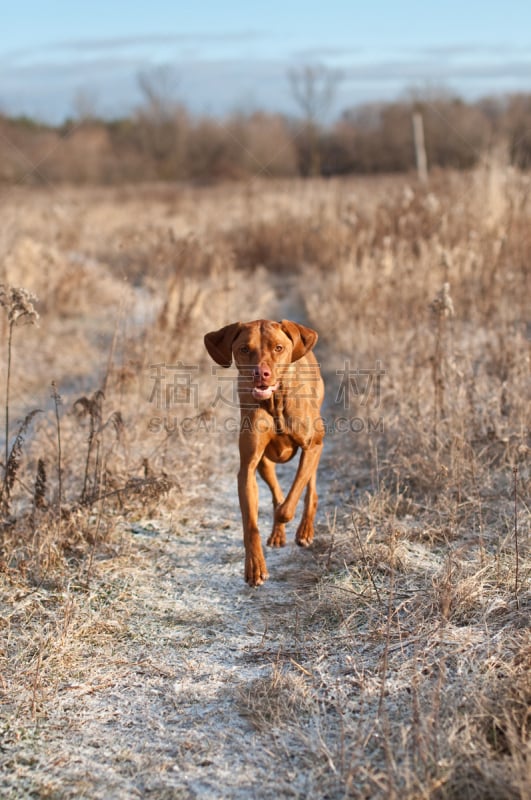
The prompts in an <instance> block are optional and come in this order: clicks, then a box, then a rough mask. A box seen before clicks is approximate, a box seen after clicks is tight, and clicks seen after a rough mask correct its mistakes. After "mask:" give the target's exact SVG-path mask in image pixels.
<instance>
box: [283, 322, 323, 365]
mask: <svg viewBox="0 0 531 800" xmlns="http://www.w3.org/2000/svg"><path fill="white" fill-rule="evenodd" d="M280 324H281V325H282V330H283V331H284V333H285V334H286V336H288V337H289V338H290V339H291V341H292V342H293V352H292V354H291V360H292V361H298V360H299V358H302V357H303V356H304V355H306V353H307V352H308V350H311V349H312V347H313V346H314V345H315V343H316V341H317V331H314V330H312V329H311V328H306V327H305V326H304V325H299V323H298V322H290V320H289V319H283V320H282V321H281V323H280Z"/></svg>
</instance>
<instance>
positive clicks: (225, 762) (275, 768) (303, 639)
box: [12, 451, 326, 800]
mask: <svg viewBox="0 0 531 800" xmlns="http://www.w3.org/2000/svg"><path fill="white" fill-rule="evenodd" d="M222 466H223V473H224V477H223V478H222V480H221V492H219V487H220V476H219V475H217V476H215V478H213V480H212V482H211V483H209V485H203V486H198V487H195V496H193V494H194V490H192V492H191V495H192V496H190V497H189V498H188V502H187V503H186V505H185V507H184V508H183V509H182V510H181V518H184V519H186V515H187V514H190V515H191V519H190V521H189V522H188V523H186V522H185V523H184V525H183V523H182V522H181V523H179V524H177V525H176V524H172V523H171V522H170V521H169V520H166V521H161V520H143V521H141V522H139V523H136V524H135V525H134V526H133V527H132V529H131V526H128V527H129V530H128V531H125V532H124V536H129V537H132V539H133V541H132V542H131V552H130V556H129V557H127V556H124V557H122V558H115V559H110V560H109V561H108V562H105V561H102V562H99V563H98V564H96V565H95V571H96V572H97V573H99V574H100V576H101V574H102V573H103V574H105V570H107V572H106V574H107V582H108V586H109V592H112V594H113V595H114V597H113V598H112V601H111V603H110V606H109V618H108V620H107V629H106V628H105V626H104V625H101V623H99V629H100V635H99V636H98V637H97V640H96V641H95V640H94V639H92V640H91V641H89V642H88V645H87V652H86V662H85V668H84V669H83V671H82V673H81V674H79V678H78V680H69V681H68V682H66V683H63V684H62V685H59V686H58V691H57V696H56V697H55V699H54V701H53V704H52V708H48V709H47V710H46V711H47V713H46V717H47V719H46V722H45V723H44V724H43V727H42V729H41V730H40V731H39V733H38V738H37V739H36V741H35V742H34V743H33V747H32V752H33V758H32V763H31V764H27V763H26V764H25V763H24V760H23V759H22V761H19V762H18V763H17V764H16V765H14V766H15V769H16V771H17V773H18V774H16V776H15V775H14V776H13V777H16V779H17V785H18V791H19V792H21V790H22V787H25V788H26V789H27V791H28V794H27V795H23V793H22V792H21V793H20V794H19V795H18V796H19V797H22V796H35V794H31V792H32V791H33V792H36V791H37V792H38V794H37V795H36V796H39V797H41V796H42V797H44V796H50V797H57V798H59V797H61V798H67V797H68V798H74V797H75V798H78V797H87V798H88V797H90V798H92V799H94V800H95V799H96V798H101V799H102V800H104V799H105V800H109V798H135V797H156V798H169V797H172V798H173V797H201V798H220V797H224V798H248V797H258V796H260V797H278V796H279V795H280V796H284V797H303V796H304V797H307V796H311V793H310V795H309V789H310V787H309V786H308V785H307V781H306V779H305V777H304V774H303V773H301V772H300V771H298V770H297V769H296V767H295V765H294V763H293V760H292V759H290V758H289V757H287V758H286V759H284V760H283V761H281V762H279V761H278V760H277V759H278V754H275V753H274V752H272V750H273V751H274V750H275V749H276V745H275V743H274V742H273V741H271V739H270V734H269V733H268V731H267V729H265V728H264V726H263V725H261V724H260V720H259V719H258V720H256V722H257V724H253V720H252V719H251V718H250V717H249V713H250V711H249V708H250V704H251V708H252V702H253V699H252V696H253V691H257V690H259V687H260V681H262V680H263V681H264V686H265V685H269V682H270V678H271V675H272V671H274V669H275V664H276V665H278V664H279V663H280V662H284V661H285V660H286V659H288V660H290V661H291V662H292V664H293V665H295V670H296V669H297V665H298V668H299V669H300V670H301V671H304V669H305V668H304V666H303V664H300V663H299V661H301V660H303V659H302V657H301V655H300V654H301V650H302V649H304V651H305V652H306V654H308V652H311V649H312V641H311V639H312V634H311V633H308V632H305V633H304V632H302V631H301V630H300V629H299V625H298V612H297V606H298V604H299V602H300V598H301V596H303V595H304V592H305V590H306V587H307V585H308V581H309V580H310V578H311V575H312V573H313V574H314V575H316V573H317V569H318V568H317V564H316V560H315V558H314V557H313V555H312V552H311V551H304V550H300V549H299V548H297V547H296V545H294V544H293V543H292V542H290V543H289V544H288V546H287V547H286V548H284V549H282V550H276V551H268V553H267V556H268V564H269V568H270V573H271V578H270V580H269V581H268V582H267V584H266V585H265V586H264V587H261V588H260V589H259V590H251V589H248V588H247V587H245V585H244V583H243V580H242V565H243V550H242V545H241V533H240V519H239V512H238V508H237V503H236V491H235V481H234V473H235V470H236V461H235V452H234V451H233V452H232V453H230V452H227V456H226V462H225V463H224V464H223V465H222ZM322 490H323V487H322ZM324 493H325V494H326V489H325V492H324ZM266 499H267V498H266V497H265V496H263V497H262V501H264V500H266ZM214 502H215V505H214ZM268 505H269V503H267V506H266V508H267V507H268ZM262 507H264V502H262ZM198 508H199V509H210V510H208V511H205V512H203V511H200V516H199V518H197V516H196V514H197V509H198ZM194 516H196V519H195V521H192V520H193V517H194ZM264 516H265V518H264V523H263V531H264V533H265V531H266V530H267V529H268V528H269V524H270V517H269V518H268V517H267V515H264ZM183 527H186V528H187V530H185V531H184V532H182V528H183ZM135 551H136V552H135ZM128 573H129V575H128ZM104 585H105V581H102V580H101V577H100V581H99V592H100V593H101V591H102V586H104ZM117 592H121V596H118V597H117V596H116V594H117ZM89 602H92V603H96V602H97V601H96V600H95V598H94V597H91V598H89ZM120 608H122V609H123V612H124V614H125V615H127V618H126V619H123V618H122V619H117V618H116V616H115V615H116V612H117V610H118V611H119V610H120ZM95 609H96V606H95ZM98 611H99V613H100V614H101V605H100V606H99V608H98ZM95 613H96V610H95ZM73 625H75V620H74V621H73ZM259 701H260V698H259V697H258V701H257V702H259ZM263 703H264V704H267V697H264V698H263ZM260 713H263V714H264V716H265V717H266V718H267V716H268V714H269V713H270V712H269V711H268V708H267V705H264V707H263V708H262V711H261V712H260ZM51 753H53V754H54V756H53V757H51V756H50V754H51ZM272 773H274V774H273V775H272ZM36 776H37V781H36V780H35V777H36ZM44 776H46V777H44ZM46 792H48V794H46ZM12 796H13V797H14V796H16V795H15V794H13V795H12Z"/></svg>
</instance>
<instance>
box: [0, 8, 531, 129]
mask: <svg viewBox="0 0 531 800" xmlns="http://www.w3.org/2000/svg"><path fill="white" fill-rule="evenodd" d="M1 5H2V6H4V8H3V9H2V15H1V16H2V25H1V30H0V110H3V111H6V112H9V113H26V114H30V115H34V116H38V117H40V118H42V119H46V120H49V121H60V120H62V119H63V118H64V117H65V116H67V115H68V114H70V113H72V112H73V111H74V110H75V109H76V108H79V107H80V106H83V104H84V106H85V107H86V106H89V107H90V108H91V110H94V111H97V112H98V113H101V114H104V115H107V116H113V115H119V114H121V113H127V112H128V111H130V110H131V109H133V108H135V107H136V106H138V105H139V104H140V102H141V94H140V91H139V84H138V75H139V74H140V73H147V74H152V73H153V72H155V71H157V70H159V71H161V72H162V73H163V74H164V75H165V80H166V81H167V83H168V86H169V87H171V91H172V92H173V94H174V96H175V97H176V98H178V99H179V100H181V101H182V102H183V103H184V104H185V105H186V106H187V107H188V108H190V109H191V110H192V111H193V112H194V113H197V114H202V113H209V114H225V113H230V112H231V111H234V110H243V111H250V110H253V109H256V108H266V109H269V110H280V111H283V112H288V113H289V112H295V111H296V106H295V104H294V101H293V98H292V96H291V93H290V89H289V84H288V81H287V79H286V75H287V72H288V70H289V69H290V68H292V67H296V66H297V65H302V64H308V63H317V62H319V63H324V64H325V65H327V66H329V67H332V68H337V69H339V70H340V71H341V74H342V79H341V82H340V83H339V84H338V89H337V92H336V97H335V104H334V108H333V110H332V113H338V112H339V111H341V110H342V109H344V108H346V107H349V106H353V105H357V104H359V103H363V102H368V101H372V100H384V99H385V100H388V99H394V98H397V97H400V96H401V95H403V94H404V93H405V92H406V91H409V90H410V89H412V88H414V89H417V90H419V89H420V90H428V89H434V88H436V87H445V88H447V89H449V90H450V91H453V92H455V93H458V94H460V95H461V96H463V97H465V98H476V97H480V96H485V95H491V94H500V93H505V92H513V91H527V92H531V3H530V2H529V0H526V2H524V0H506V2H504V3H502V2H501V0H498V2H492V0H484V1H483V2H479V1H478V0H460V2H457V0H446V2H444V3H441V2H432V3H430V2H428V1H427V0H424V2H420V1H419V0H395V2H392V1H391V0H373V1H372V2H371V0H363V2H362V1H361V0H351V2H347V1H346V0H329V1H328V2H322V1H321V2H314V0H306V2H301V0H292V2H290V0H284V2H278V0H269V2H267V3H254V4H252V3H249V2H242V1H241V0H222V1H221V2H218V3H216V2H213V0H203V2H201V1H200V0H198V1H197V2H175V0H174V2H170V0H150V2H135V0H129V2H124V1H123V0H116V2H112V0H107V2H103V1H102V0H90V2H76V0H68V2H66V0H48V2H44V1H43V0H26V2H18V3H14V2H13V1H12V0H2V3H1ZM0 7H1V6H0ZM80 98H81V99H80Z"/></svg>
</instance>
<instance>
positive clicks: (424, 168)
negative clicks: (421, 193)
mask: <svg viewBox="0 0 531 800" xmlns="http://www.w3.org/2000/svg"><path fill="white" fill-rule="evenodd" d="M413 141H414V143H415V158H416V161H417V173H418V176H419V181H420V182H421V183H427V182H428V156H427V155H426V146H425V144H424V122H423V119H422V114H421V113H420V111H414V112H413Z"/></svg>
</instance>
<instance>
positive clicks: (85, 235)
mask: <svg viewBox="0 0 531 800" xmlns="http://www.w3.org/2000/svg"><path fill="white" fill-rule="evenodd" d="M14 199H16V201H17V202H16V204H14V203H13V200H14ZM0 209H1V210H2V213H3V219H5V222H6V224H5V226H4V235H3V239H2V243H1V246H2V264H3V275H2V276H0V278H1V280H2V282H3V283H4V284H5V285H6V286H15V287H19V286H24V287H26V288H27V289H28V290H30V291H32V292H35V294H37V295H38V296H39V300H40V302H39V303H38V304H36V307H37V310H38V311H39V313H40V315H41V320H40V327H39V328H38V329H36V328H35V327H34V326H28V327H24V328H20V329H18V327H17V328H16V329H15V328H13V329H12V331H11V332H12V333H13V334H14V335H13V337H12V345H13V347H12V359H11V361H12V363H11V374H10V381H11V386H10V391H9V405H10V414H9V420H8V423H9V436H10V442H9V445H10V446H11V445H13V443H15V448H16V449H15V451H13V452H14V453H15V456H16V470H13V469H11V470H10V471H9V478H8V484H7V485H8V487H9V493H8V495H9V496H8V498H7V499H8V503H6V498H5V489H4V503H3V519H2V528H1V532H0V536H1V542H0V545H1V547H0V549H1V552H0V573H1V574H0V581H1V596H0V600H1V603H2V609H3V621H2V626H3V631H4V637H3V644H2V652H1V653H0V659H1V660H0V689H1V691H2V695H3V696H2V702H3V706H4V713H3V722H2V737H3V751H2V752H3V755H2V762H1V763H2V767H1V769H2V773H1V784H0V785H1V786H2V790H1V791H2V794H3V796H6V797H10V798H15V797H17V798H18V797H28V798H29V797H42V798H44V797H54V798H55V797H57V798H74V797H81V796H92V797H102V798H103V797H109V796H113V797H136V796H150V797H155V798H163V797H170V796H171V797H178V796H181V795H182V796H195V795H197V794H201V793H203V794H204V795H205V796H210V795H209V794H208V793H209V792H214V793H215V789H213V788H212V787H215V786H217V791H218V796H219V793H221V794H223V796H227V797H245V796H253V795H256V793H257V791H258V790H260V793H261V795H262V796H264V797H269V796H271V797H273V796H278V792H279V791H281V793H283V794H285V796H293V797H330V798H332V797H333V798H336V797H337V798H343V797H353V798H358V797H359V798H362V797H364V798H365V797H374V798H376V797H382V798H383V797H398V796H401V797H405V798H411V800H413V798H432V799H433V800H444V799H445V798H447V799H448V800H449V799H450V798H456V799H457V798H478V800H479V798H492V799H493V800H498V798H499V800H502V798H513V797H514V798H520V799H521V800H524V798H527V797H528V796H529V789H528V787H529V777H530V776H529V764H530V758H531V753H530V752H529V710H528V709H529V705H530V700H531V697H530V691H531V689H530V684H529V674H530V667H531V663H530V657H531V653H530V650H529V624H528V623H529V567H530V561H529V527H530V525H529V523H530V514H529V500H528V498H529V494H530V493H529V488H530V473H529V463H530V460H529V448H530V446H531V442H530V439H529V430H530V408H529V402H528V397H529V389H530V385H529V383H530V369H529V367H530V363H529V324H530V322H529V308H528V305H529V303H528V297H529V274H530V273H529V264H530V263H531V234H530V231H529V225H528V222H527V220H528V217H529V181H528V179H527V177H526V176H523V175H520V174H517V173H513V172H510V171H507V170H502V169H499V168H495V167H494V166H493V165H486V166H485V167H482V168H481V169H478V170H477V171H476V172H474V173H471V174H470V175H466V176H465V175H452V174H447V175H440V176H439V177H438V178H437V179H436V180H435V181H434V182H433V183H432V185H431V186H430V187H429V189H421V188H419V187H417V186H416V185H413V184H411V185H410V184H408V183H407V182H405V181H404V180H403V179H393V180H391V179H378V180H374V181H369V180H363V181H349V182H335V181H328V182H326V183H320V182H307V183H300V182H297V181H293V182H279V183H278V184H275V183H273V182H268V183H267V184H260V183H259V182H257V183H253V184H249V185H248V186H245V187H242V186H230V187H217V188H213V189H204V190H199V189H189V188H179V189H177V188H176V189H174V190H171V191H170V189H169V188H168V187H164V190H161V189H160V188H159V187H145V188H144V189H135V191H134V192H133V191H127V190H120V191H118V190H111V189H109V190H101V189H100V190H96V189H95V190H78V189H76V190H74V189H62V190H61V191H60V192H57V197H55V198H54V203H50V198H49V197H48V196H47V195H46V194H44V193H40V192H37V191H35V192H33V193H29V192H28V193H26V192H22V191H20V190H17V191H14V194H13V193H7V194H6V195H4V196H3V197H0ZM133 221H134V222H133ZM259 316H272V317H277V318H281V317H285V316H295V317H298V318H303V319H304V320H305V321H306V322H307V323H309V324H312V325H314V326H315V328H316V329H318V330H319V331H320V334H321V337H320V342H319V348H320V349H319V357H320V360H321V362H322V364H323V368H324V372H325V376H326V378H327V390H328V396H327V405H326V408H325V412H324V413H325V417H326V420H327V424H328V428H329V435H328V437H327V450H326V451H325V455H324V457H323V463H322V469H321V484H322V486H321V520H322V521H323V524H322V526H321V531H320V535H319V536H318V537H317V540H316V543H315V546H314V548H313V550H312V552H311V553H305V554H303V555H302V556H301V555H300V553H291V552H285V553H283V554H279V555H278V559H280V561H279V563H278V564H275V566H274V569H272V570H271V571H272V574H273V575H274V577H273V579H272V581H271V582H270V584H269V585H268V586H266V587H264V589H263V590H260V592H257V593H248V592H247V591H246V590H245V589H243V588H242V583H241V575H240V571H241V569H240V567H241V552H240V546H239V536H240V534H239V523H238V520H237V508H236V492H235V491H234V487H233V486H232V478H231V474H232V472H233V471H234V468H235V461H234V459H235V457H236V445H235V440H234V432H233V426H232V427H231V426H230V425H229V426H227V420H228V421H229V422H230V423H231V424H232V422H234V419H235V415H236V410H235V409H234V408H232V407H231V405H230V402H229V403H228V402H222V401H219V398H218V402H217V403H214V404H213V401H214V398H215V397H216V391H217V390H219V389H220V388H221V389H222V393H223V396H224V398H225V400H226V401H227V400H229V401H230V399H231V384H230V381H229V382H228V383H222V382H221V380H220V378H226V377H227V376H228V375H229V374H228V373H226V372H224V373H223V374H222V375H218V374H213V373H212V370H211V365H210V363H209V362H208V359H207V357H206V355H205V353H204V352H203V347H202V336H203V334H204V333H205V332H206V331H207V330H211V329H214V328H216V327H219V326H221V325H222V324H224V323H226V322H228V321H230V320H232V319H236V318H240V319H244V318H248V319H252V318H256V317H259ZM1 324H2V326H3V328H4V331H5V332H6V334H7V333H8V332H9V330H10V328H9V326H10V322H9V319H8V317H7V316H6V315H5V314H3V317H2V323H1ZM378 364H379V366H378V367H377V366H376V365H378ZM157 365H159V367H158V368H157ZM161 365H162V368H163V372H160V368H161ZM179 365H180V366H181V368H184V372H183V373H182V374H184V375H185V377H186V375H187V376H188V378H187V379H183V381H182V382H181V383H179V382H177V383H175V382H173V377H174V373H171V368H175V367H176V366H179ZM168 367H169V368H170V372H169V373H168V372H164V369H167V368H168ZM6 368H7V363H3V364H2V369H3V373H2V379H3V381H4V382H3V383H2V386H5V380H6V377H7V376H6ZM157 369H159V372H158V373H157ZM186 370H188V372H187V371H186ZM349 370H350V372H349ZM356 370H362V372H361V373H360V372H356ZM363 370H365V372H363ZM181 372H182V370H181ZM376 372H379V376H378V378H376V377H375V376H376ZM157 374H158V375H159V376H160V375H163V378H164V380H163V382H162V384H161V385H160V386H159V387H158V388H159V389H160V391H158V390H157V383H156V380H157ZM175 374H177V373H175ZM181 377H182V375H181ZM52 381H54V386H53V387H51V383H52ZM342 381H343V382H342ZM345 381H346V382H345ZM347 401H348V402H347ZM36 408H42V409H43V413H42V414H40V415H37V416H35V417H34V418H33V419H31V425H30V424H29V422H28V424H27V425H25V427H24V425H23V430H24V436H23V438H20V440H19V441H18V445H17V440H16V434H17V431H18V430H20V422H17V421H22V420H25V419H27V415H28V413H30V412H32V411H33V410H34V409H36ZM236 419H237V416H236ZM1 427H2V425H1V424H0V428H1ZM4 444H5V443H4ZM4 450H5V447H2V451H4ZM9 451H11V447H10V448H8V454H9ZM13 464H14V461H13V462H11V467H13ZM6 466H7V467H8V468H9V458H8V462H7V465H6V463H4V465H3V467H4V471H6ZM6 474H7V473H6ZM215 498H217V499H216V500H215ZM325 521H326V524H324V523H325ZM271 558H273V556H271ZM282 559H285V561H283V560H282ZM301 559H302V560H301ZM275 575H276V577H275ZM137 674H141V675H142V676H144V677H143V678H142V680H139V679H137V678H135V676H136V675H137ZM172 682H173V683H172ZM144 683H145V684H146V685H145V686H144ZM146 687H147V688H146ZM175 687H178V689H177V688H175ZM149 692H151V693H152V694H151V695H150V694H149ZM176 692H177V694H176ZM155 695H156V696H157V698H158V699H157V700H156V701H155V700H154V696H155ZM171 698H174V699H173V700H172V699H171ZM116 707H117V708H118V709H119V711H115V710H113V709H115V708H116ZM135 709H136V710H135ZM142 719H144V723H143V722H142ZM146 720H147V722H146ZM194 720H195V722H194ZM106 726H107V727H106ZM157 726H159V727H160V726H162V728H160V731H159V727H157ZM194 726H195V727H194ZM65 731H66V735H65ZM69 732H70V733H69ZM249 736H252V737H253V746H252V759H254V760H252V761H250V760H249V759H250V758H251V754H247V753H241V741H242V740H243V738H245V737H249ZM209 737H210V738H209ZM97 740H103V742H104V743H105V745H106V752H105V755H104V756H103V757H102V755H101V751H98V749H97V748H96V749H93V743H94V741H97ZM139 742H140V743H141V746H140V744H139ZM205 742H210V744H209V747H207V745H206V744H205ZM237 742H240V744H239V745H238V744H237ZM118 743H119V746H118ZM209 748H210V749H209ZM102 758H103V761H102V770H103V772H102V778H101V780H100V779H99V778H98V780H96V779H95V778H94V779H92V778H90V777H87V776H90V774H92V773H91V770H92V771H93V765H94V764H95V763H99V760H101V759H102ZM226 763H230V765H231V766H230V769H227V767H226V765H225V764H226ZM49 765H51V766H49ZM80 765H81V766H80ZM271 773H273V775H274V776H275V780H276V783H275V782H274V785H272V786H270V787H269V788H267V783H266V776H267V775H270V774H271ZM253 776H254V777H253ZM265 787H266V788H265ZM279 787H280V788H279ZM187 793H188V794H187ZM212 796H214V795H212Z"/></svg>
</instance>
